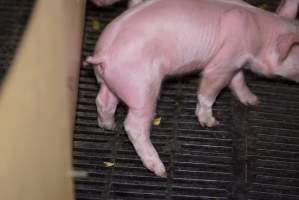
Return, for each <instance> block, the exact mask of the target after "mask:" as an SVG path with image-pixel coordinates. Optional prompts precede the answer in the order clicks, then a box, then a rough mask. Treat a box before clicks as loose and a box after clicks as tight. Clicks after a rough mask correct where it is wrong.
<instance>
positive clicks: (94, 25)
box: [91, 19, 102, 31]
mask: <svg viewBox="0 0 299 200" xmlns="http://www.w3.org/2000/svg"><path fill="white" fill-rule="evenodd" d="M91 25H92V29H93V30H94V31H100V30H101V28H102V24H101V22H100V21H98V20H96V19H92V20H91Z"/></svg>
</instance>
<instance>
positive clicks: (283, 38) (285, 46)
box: [277, 33, 299, 62]
mask: <svg viewBox="0 0 299 200" xmlns="http://www.w3.org/2000/svg"><path fill="white" fill-rule="evenodd" d="M297 44H299V34H295V33H287V34H283V35H280V36H279V37H278V40H277V49H278V53H279V61H280V62H282V61H283V60H285V59H286V58H287V56H288V54H289V52H290V51H291V49H292V48H293V46H294V45H297Z"/></svg>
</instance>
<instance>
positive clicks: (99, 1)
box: [91, 0, 144, 7]
mask: <svg viewBox="0 0 299 200" xmlns="http://www.w3.org/2000/svg"><path fill="white" fill-rule="evenodd" d="M91 1H92V2H93V3H94V4H96V5H97V6H109V5H112V4H114V3H116V2H119V1H123V0H91ZM143 1H144V0H129V2H128V4H129V7H133V6H135V5H137V4H139V3H141V2H143Z"/></svg>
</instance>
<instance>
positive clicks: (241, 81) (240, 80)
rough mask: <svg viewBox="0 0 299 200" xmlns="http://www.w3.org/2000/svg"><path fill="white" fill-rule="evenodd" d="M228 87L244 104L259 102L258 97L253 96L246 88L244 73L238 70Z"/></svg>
mask: <svg viewBox="0 0 299 200" xmlns="http://www.w3.org/2000/svg"><path fill="white" fill-rule="evenodd" d="M229 87H230V89H231V90H232V92H233V94H234V95H235V96H236V97H237V98H238V99H239V100H240V101H241V103H242V104H244V105H257V104H259V99H258V98H257V96H255V95H254V94H253V93H252V92H251V91H250V89H249V88H248V86H247V84H246V82H245V78H244V74H243V72H242V71H239V72H238V73H237V74H236V75H235V76H234V77H233V79H232V81H231V83H230V85H229Z"/></svg>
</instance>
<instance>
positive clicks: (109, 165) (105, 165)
mask: <svg viewBox="0 0 299 200" xmlns="http://www.w3.org/2000/svg"><path fill="white" fill-rule="evenodd" d="M103 164H104V167H113V166H114V163H112V162H103Z"/></svg>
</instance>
